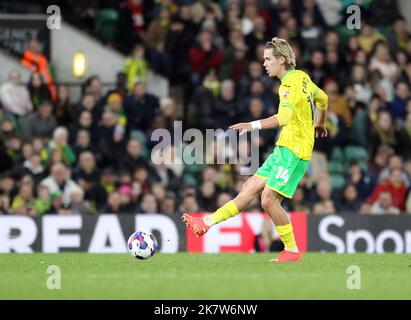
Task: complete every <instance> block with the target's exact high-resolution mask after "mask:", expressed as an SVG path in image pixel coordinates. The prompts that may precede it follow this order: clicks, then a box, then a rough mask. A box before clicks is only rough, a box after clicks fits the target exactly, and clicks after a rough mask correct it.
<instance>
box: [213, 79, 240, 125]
mask: <svg viewBox="0 0 411 320" xmlns="http://www.w3.org/2000/svg"><path fill="white" fill-rule="evenodd" d="M213 115H214V121H215V127H214V128H222V129H224V130H227V129H228V127H229V126H230V125H231V124H232V123H235V122H236V121H237V120H239V117H240V116H241V111H240V108H239V102H238V100H237V97H236V95H235V87H234V82H233V81H231V80H224V81H223V82H222V83H221V95H220V97H218V98H217V100H216V102H215V104H214V106H213Z"/></svg>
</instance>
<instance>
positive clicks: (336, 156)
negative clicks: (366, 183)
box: [330, 147, 344, 162]
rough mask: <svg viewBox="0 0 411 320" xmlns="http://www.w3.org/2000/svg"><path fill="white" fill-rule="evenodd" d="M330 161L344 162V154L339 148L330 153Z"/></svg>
mask: <svg viewBox="0 0 411 320" xmlns="http://www.w3.org/2000/svg"><path fill="white" fill-rule="evenodd" d="M330 161H334V162H343V161H344V154H343V152H342V150H341V148H340V147H335V148H334V149H333V151H332V154H331V158H330Z"/></svg>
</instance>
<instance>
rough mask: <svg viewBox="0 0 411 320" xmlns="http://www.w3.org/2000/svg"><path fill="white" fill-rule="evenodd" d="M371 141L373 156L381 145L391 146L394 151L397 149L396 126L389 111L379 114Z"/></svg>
mask: <svg viewBox="0 0 411 320" xmlns="http://www.w3.org/2000/svg"><path fill="white" fill-rule="evenodd" d="M369 141H370V144H369V150H370V151H371V154H375V153H376V150H377V147H378V146H380V145H387V146H390V147H392V148H393V149H394V150H395V149H396V148H397V137H396V130H395V124H394V123H393V121H392V117H391V114H390V113H389V112H388V111H387V110H381V111H379V112H378V115H377V121H376V123H375V124H374V126H373V127H372V128H371V131H370V136H369Z"/></svg>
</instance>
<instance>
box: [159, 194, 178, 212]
mask: <svg viewBox="0 0 411 320" xmlns="http://www.w3.org/2000/svg"><path fill="white" fill-rule="evenodd" d="M160 211H161V213H163V214H166V215H168V216H174V215H175V213H176V197H175V196H174V195H173V194H167V195H166V196H165V198H164V199H163V201H162V202H161V204H160Z"/></svg>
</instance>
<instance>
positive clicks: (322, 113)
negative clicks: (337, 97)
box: [312, 82, 328, 138]
mask: <svg viewBox="0 0 411 320" xmlns="http://www.w3.org/2000/svg"><path fill="white" fill-rule="evenodd" d="M312 89H313V90H312V95H313V98H314V100H315V102H316V107H317V117H316V121H315V137H316V138H319V137H321V138H324V137H326V136H328V132H327V128H326V124H327V109H328V96H327V94H326V93H325V92H324V91H323V90H322V89H320V88H319V87H317V86H316V85H315V83H314V82H312Z"/></svg>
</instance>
